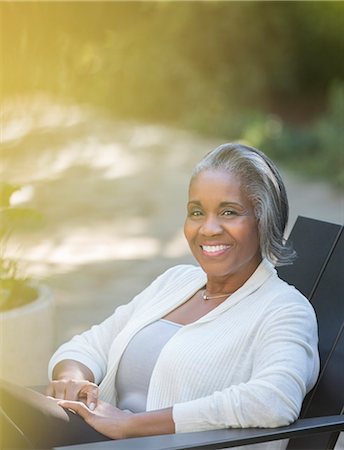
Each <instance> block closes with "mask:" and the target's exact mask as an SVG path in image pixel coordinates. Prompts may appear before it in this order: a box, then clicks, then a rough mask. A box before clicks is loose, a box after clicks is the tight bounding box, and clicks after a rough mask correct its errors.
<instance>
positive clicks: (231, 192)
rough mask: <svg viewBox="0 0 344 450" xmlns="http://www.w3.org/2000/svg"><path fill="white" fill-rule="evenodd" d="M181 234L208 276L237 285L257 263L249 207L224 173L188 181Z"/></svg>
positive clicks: (256, 240) (236, 183)
mask: <svg viewBox="0 0 344 450" xmlns="http://www.w3.org/2000/svg"><path fill="white" fill-rule="evenodd" d="M184 233H185V237H186V239H187V241H188V243H189V246H190V249H191V251H192V253H193V255H194V257H195V258H196V259H197V261H198V263H199V264H200V266H201V267H202V268H203V270H204V271H205V272H206V273H207V275H208V277H214V278H216V277H219V278H222V279H223V278H225V279H227V278H228V279H231V280H232V281H233V284H234V285H235V284H239V285H241V284H243V283H244V282H245V281H246V280H247V279H248V278H249V277H250V276H251V275H252V273H253V272H254V271H255V270H256V268H257V266H258V265H259V263H260V262H261V259H262V258H261V253H260V246H259V235H258V226H257V221H256V218H255V215H254V210H253V205H252V204H251V201H250V200H249V198H248V197H247V195H246V193H245V192H244V190H243V189H242V187H241V182H240V180H239V179H238V178H237V177H236V176H235V175H233V174H231V173H229V172H226V171H224V170H220V169H218V170H213V169H211V170H210V169H209V170H205V171H203V172H201V173H199V174H198V175H197V176H196V177H195V178H194V179H193V181H192V182H191V185H190V190H189V201H188V205H187V218H186V221H185V225H184ZM236 282H237V283H236ZM237 287H239V286H237Z"/></svg>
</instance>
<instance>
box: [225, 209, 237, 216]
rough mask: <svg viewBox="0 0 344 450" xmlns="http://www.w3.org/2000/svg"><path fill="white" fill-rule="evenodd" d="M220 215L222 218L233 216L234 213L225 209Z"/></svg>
mask: <svg viewBox="0 0 344 450" xmlns="http://www.w3.org/2000/svg"><path fill="white" fill-rule="evenodd" d="M222 215H223V216H235V215H236V212H235V211H233V210H232V209H226V210H225V211H223V213H222Z"/></svg>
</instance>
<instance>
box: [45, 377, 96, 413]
mask: <svg viewBox="0 0 344 450" xmlns="http://www.w3.org/2000/svg"><path fill="white" fill-rule="evenodd" d="M46 395H47V396H49V397H53V398H56V399H60V400H73V401H79V402H82V404H85V405H87V407H88V409H90V410H91V411H93V410H94V409H95V408H96V406H97V403H98V396H99V388H98V386H97V385H96V384H95V383H92V382H91V381H87V380H74V379H62V380H54V381H51V382H50V383H49V385H48V388H47V390H46Z"/></svg>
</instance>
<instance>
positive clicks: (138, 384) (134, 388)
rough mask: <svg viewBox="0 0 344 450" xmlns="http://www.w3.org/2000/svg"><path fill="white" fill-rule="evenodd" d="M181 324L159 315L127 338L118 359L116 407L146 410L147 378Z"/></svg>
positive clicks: (148, 378)
mask: <svg viewBox="0 0 344 450" xmlns="http://www.w3.org/2000/svg"><path fill="white" fill-rule="evenodd" d="M182 326H183V325H181V324H179V323H175V322H170V321H169V320H165V319H160V320H158V321H156V322H153V323H151V324H150V325H147V326H146V327H144V328H143V329H142V330H140V331H139V332H138V333H136V334H135V336H134V337H133V338H132V339H131V341H130V342H129V344H128V345H127V348H126V349H125V351H124V353H123V355H122V358H121V360H120V362H119V366H118V370H117V375H116V380H115V389H116V391H117V400H118V401H117V407H118V408H120V409H122V410H125V409H127V410H130V411H132V412H134V413H138V412H143V411H146V403H147V394H148V387H149V382H150V378H151V375H152V372H153V369H154V366H155V363H156V361H157V359H158V356H159V354H160V352H161V350H162V349H163V347H164V346H165V345H166V343H167V342H168V341H169V340H170V339H171V337H172V336H173V335H174V334H175V333H176V332H177V331H178V329H179V328H181V327H182Z"/></svg>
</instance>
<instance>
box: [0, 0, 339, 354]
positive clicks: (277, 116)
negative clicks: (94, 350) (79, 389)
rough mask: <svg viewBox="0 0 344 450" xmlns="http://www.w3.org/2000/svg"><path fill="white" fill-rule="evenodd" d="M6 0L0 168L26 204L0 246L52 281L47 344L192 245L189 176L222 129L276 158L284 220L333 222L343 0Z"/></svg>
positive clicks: (93, 318) (184, 255)
mask: <svg viewBox="0 0 344 450" xmlns="http://www.w3.org/2000/svg"><path fill="white" fill-rule="evenodd" d="M0 13H1V100H2V102H1V105H2V106H1V150H0V157H1V167H0V174H1V178H2V180H3V181H5V182H6V183H9V184H10V185H13V184H15V185H16V186H17V189H16V191H15V192H14V193H13V195H11V199H10V200H11V205H10V206H11V207H12V208H29V209H30V210H34V211H36V215H35V220H24V221H19V222H20V223H17V224H16V229H15V230H14V231H13V232H11V236H10V239H8V238H7V237H6V242H3V245H2V250H1V252H2V255H5V256H6V258H7V259H8V258H10V259H12V258H13V259H19V261H20V270H21V271H22V272H23V273H24V274H25V275H27V276H28V277H32V278H34V279H38V280H40V281H41V282H43V283H44V284H47V285H48V286H49V287H50V288H51V289H52V291H53V293H54V297H55V301H56V312H55V316H54V317H55V322H54V326H55V331H54V333H55V334H54V346H57V345H58V344H60V343H62V342H63V341H64V340H66V339H68V338H69V337H71V336H72V335H73V334H75V333H78V332H80V331H82V330H84V329H86V328H88V327H89V326H90V325H91V324H93V323H96V322H99V321H101V320H102V319H104V318H105V317H106V316H107V315H108V314H110V313H111V311H112V310H113V309H114V308H115V307H116V306H117V305H118V304H121V303H125V302H127V301H129V300H130V299H131V298H132V297H133V295H135V294H136V293H137V292H139V291H140V290H141V289H142V288H144V287H145V286H147V284H149V283H150V282H151V281H152V280H153V279H154V278H155V277H156V276H157V275H158V274H159V273H161V272H162V271H163V270H165V269H166V268H167V267H170V266H172V265H174V264H178V263H185V262H193V260H192V258H191V256H190V255H189V253H188V249H187V248H186V245H185V242H184V239H183V233H182V226H183V220H184V214H185V202H186V194H187V185H188V177H189V174H190V171H191V168H192V167H193V165H194V164H195V163H196V162H197V161H198V160H199V159H200V158H201V157H202V156H203V155H204V153H205V152H207V151H209V150H211V149H212V148H214V147H215V146H217V145H218V144H220V143H222V142H226V141H234V140H240V141H244V142H246V143H248V144H251V145H254V146H257V147H259V148H261V149H262V150H263V151H264V152H266V153H267V154H268V155H269V156H270V157H271V158H272V159H274V160H275V161H276V162H277V164H278V165H279V167H280V168H281V170H282V172H283V174H284V177H285V180H286V184H287V189H288V193H289V197H290V203H291V222H290V226H292V224H293V222H294V221H295V218H296V216H297V215H298V214H301V215H305V216H310V217H314V218H319V219H322V220H328V221H333V222H336V223H341V222H343V218H344V211H343V186H344V165H343V154H344V151H343V115H344V79H343V75H344V58H343V54H344V52H343V50H344V3H343V2H331V1H326V2H308V1H307V2H302V1H299V2H259V1H258V2H256V1H254V2H250V1H247V2H234V1H233V2H216V1H209V2H197V1H196V2H170V1H160V2H145V1H142V2H121V1H117V2H101V1H94V2H82V1H81V2H35V1H31V2H14V1H13V2H11V1H8V2H2V3H1V4H0ZM2 195H3V197H4V196H5V193H4V191H3V193H2ZM31 219H32V217H31ZM5 244H6V245H5Z"/></svg>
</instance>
